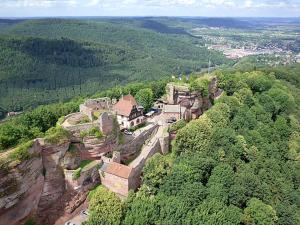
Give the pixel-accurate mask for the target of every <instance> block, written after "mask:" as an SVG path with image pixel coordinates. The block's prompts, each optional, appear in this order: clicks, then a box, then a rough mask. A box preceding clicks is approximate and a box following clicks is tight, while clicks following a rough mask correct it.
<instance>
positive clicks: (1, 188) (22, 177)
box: [0, 140, 44, 225]
mask: <svg viewBox="0 0 300 225" xmlns="http://www.w3.org/2000/svg"><path fill="white" fill-rule="evenodd" d="M29 152H30V153H34V155H35V157H33V158H31V159H29V160H26V161H24V162H22V163H20V164H18V165H15V166H13V168H10V170H9V171H0V224H1V225H15V224H19V223H20V221H22V220H24V219H25V218H26V217H27V216H28V215H30V214H32V213H34V212H35V211H36V209H37V208H38V203H39V200H40V196H41V195H42V191H43V187H44V176H43V163H42V157H41V156H40V152H41V146H40V145H39V143H38V141H37V140H36V141H35V142H34V144H33V147H32V148H31V149H29Z"/></svg>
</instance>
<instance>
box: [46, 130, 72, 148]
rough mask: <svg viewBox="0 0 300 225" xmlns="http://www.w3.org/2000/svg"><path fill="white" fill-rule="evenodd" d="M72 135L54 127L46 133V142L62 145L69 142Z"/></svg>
mask: <svg viewBox="0 0 300 225" xmlns="http://www.w3.org/2000/svg"><path fill="white" fill-rule="evenodd" d="M69 137H70V134H69V132H68V131H67V130H65V129H63V128H62V127H60V126H58V127H52V128H50V129H49V130H48V131H47V132H46V136H45V140H46V142H49V143H51V144H60V143H63V142H64V141H66V140H68V139H69Z"/></svg>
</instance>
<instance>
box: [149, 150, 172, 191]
mask: <svg viewBox="0 0 300 225" xmlns="http://www.w3.org/2000/svg"><path fill="white" fill-rule="evenodd" d="M170 167H171V159H170V158H169V157H168V156H162V155H161V154H159V153H157V154H155V155H154V156H153V157H151V158H150V159H149V160H148V161H147V163H146V165H145V167H144V169H143V183H144V184H145V185H147V187H148V188H150V190H151V191H153V192H154V193H155V192H157V191H158V189H159V188H160V185H161V184H162V183H163V181H164V179H165V178H166V176H168V173H169V170H170Z"/></svg>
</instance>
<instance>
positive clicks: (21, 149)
mask: <svg viewBox="0 0 300 225" xmlns="http://www.w3.org/2000/svg"><path fill="white" fill-rule="evenodd" d="M32 145H33V141H28V142H26V143H23V144H21V145H19V146H18V147H16V148H15V149H14V150H13V151H12V152H11V153H10V154H9V158H10V159H11V160H18V161H24V160H27V159H29V158H30V156H31V155H30V153H29V152H28V149H29V148H31V147H32Z"/></svg>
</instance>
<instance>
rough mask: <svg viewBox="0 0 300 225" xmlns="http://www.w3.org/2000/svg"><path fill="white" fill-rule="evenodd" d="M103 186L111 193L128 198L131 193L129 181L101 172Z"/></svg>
mask: <svg viewBox="0 0 300 225" xmlns="http://www.w3.org/2000/svg"><path fill="white" fill-rule="evenodd" d="M99 173H100V178H101V184H102V185H103V186H105V187H107V188H108V189H109V190H110V191H112V192H115V193H117V194H120V195H122V196H127V195H128V192H129V186H128V179H126V178H122V177H119V176H116V175H113V174H109V173H105V172H101V171H100V172H99Z"/></svg>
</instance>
